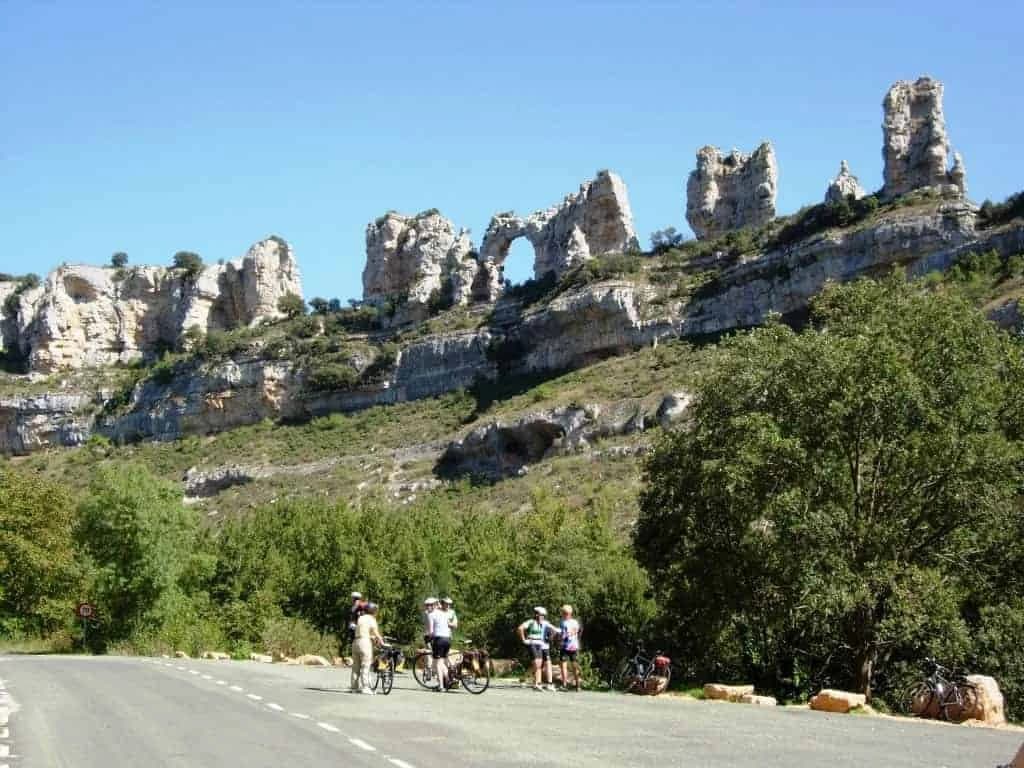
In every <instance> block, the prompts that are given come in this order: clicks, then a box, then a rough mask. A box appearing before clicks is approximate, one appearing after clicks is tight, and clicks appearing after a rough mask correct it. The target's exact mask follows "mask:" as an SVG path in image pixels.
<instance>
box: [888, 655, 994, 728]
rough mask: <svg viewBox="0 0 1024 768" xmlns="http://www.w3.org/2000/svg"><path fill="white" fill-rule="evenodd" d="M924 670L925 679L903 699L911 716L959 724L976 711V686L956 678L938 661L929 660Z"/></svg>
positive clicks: (912, 687)
mask: <svg viewBox="0 0 1024 768" xmlns="http://www.w3.org/2000/svg"><path fill="white" fill-rule="evenodd" d="M924 668H925V670H926V676H925V679H924V680H921V681H919V682H917V683H914V684H913V685H912V686H910V688H909V689H908V690H907V692H906V694H905V695H904V697H903V706H904V709H905V711H906V712H907V713H908V714H911V715H913V716H915V717H931V718H936V719H940V718H941V719H942V720H949V721H952V722H959V721H961V720H963V719H964V717H965V714H966V713H969V712H971V711H972V710H974V708H975V707H976V706H977V703H978V689H977V687H975V685H974V683H971V682H969V681H968V680H967V678H966V677H964V676H963V675H954V674H953V672H952V671H951V670H949V669H947V668H946V667H944V666H942V665H941V664H939V662H937V661H936V660H935V659H931V658H929V659H925V660H924Z"/></svg>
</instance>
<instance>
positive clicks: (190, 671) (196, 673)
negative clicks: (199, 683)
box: [188, 669, 199, 675]
mask: <svg viewBox="0 0 1024 768" xmlns="http://www.w3.org/2000/svg"><path fill="white" fill-rule="evenodd" d="M188 673H189V674H190V675H198V674H199V672H198V671H197V670H195V669H190V670H189V671H188Z"/></svg>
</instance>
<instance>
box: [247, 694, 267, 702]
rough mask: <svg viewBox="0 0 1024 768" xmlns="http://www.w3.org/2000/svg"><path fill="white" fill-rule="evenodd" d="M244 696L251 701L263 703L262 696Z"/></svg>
mask: <svg viewBox="0 0 1024 768" xmlns="http://www.w3.org/2000/svg"><path fill="white" fill-rule="evenodd" d="M245 695H246V696H247V697H248V698H250V699H252V700H253V701H263V697H262V696H257V695H256V694H255V693H247V694H245Z"/></svg>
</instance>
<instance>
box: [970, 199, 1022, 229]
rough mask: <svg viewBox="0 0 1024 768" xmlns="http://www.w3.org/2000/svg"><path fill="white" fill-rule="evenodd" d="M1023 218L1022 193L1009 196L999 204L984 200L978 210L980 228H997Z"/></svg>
mask: <svg viewBox="0 0 1024 768" xmlns="http://www.w3.org/2000/svg"><path fill="white" fill-rule="evenodd" d="M1021 218H1024V192H1018V193H1016V194H1014V195H1010V196H1009V197H1008V198H1006V200H1004V201H1003V202H1001V203H993V202H992V201H991V200H986V201H985V202H983V203H982V204H981V208H979V209H978V219H979V223H980V225H981V226H982V227H986V228H987V227H997V226H999V225H1001V224H1007V223H1009V222H1011V221H1013V220H1014V219H1021Z"/></svg>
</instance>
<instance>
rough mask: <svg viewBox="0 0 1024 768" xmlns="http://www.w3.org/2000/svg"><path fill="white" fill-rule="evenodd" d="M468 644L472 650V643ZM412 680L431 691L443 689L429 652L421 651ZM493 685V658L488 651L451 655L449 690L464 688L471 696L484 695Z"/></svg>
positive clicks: (452, 652)
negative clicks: (458, 687)
mask: <svg viewBox="0 0 1024 768" xmlns="http://www.w3.org/2000/svg"><path fill="white" fill-rule="evenodd" d="M466 644H467V645H470V646H472V644H471V643H470V642H469V641H468V640H467V641H466ZM412 676H413V677H414V678H415V679H416V682H417V683H419V684H420V685H422V686H423V687H424V688H426V689H428V690H436V689H437V688H439V687H440V684H441V681H440V680H438V677H437V673H436V672H435V671H434V664H433V657H432V656H431V653H430V651H429V650H421V651H419V652H418V653H417V654H416V658H415V659H414V660H413V665H412ZM490 684H491V657H490V654H489V653H488V652H487V651H486V650H484V649H483V648H473V647H469V648H467V649H465V650H461V651H449V653H448V685H447V688H448V689H451V688H455V687H457V686H459V685H461V686H462V687H463V688H464V689H465V690H466V691H467V692H469V693H472V694H480V693H483V692H484V691H486V690H487V688H488V686H490Z"/></svg>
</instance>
